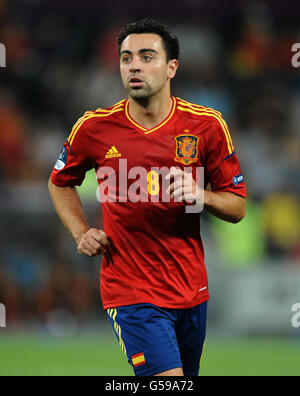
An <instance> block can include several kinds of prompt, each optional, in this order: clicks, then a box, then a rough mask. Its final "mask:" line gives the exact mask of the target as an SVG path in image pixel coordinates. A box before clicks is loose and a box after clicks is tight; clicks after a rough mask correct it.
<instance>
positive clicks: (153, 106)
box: [129, 93, 173, 129]
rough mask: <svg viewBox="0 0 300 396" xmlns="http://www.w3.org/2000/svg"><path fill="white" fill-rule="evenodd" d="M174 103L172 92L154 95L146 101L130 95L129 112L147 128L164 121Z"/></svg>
mask: <svg viewBox="0 0 300 396" xmlns="http://www.w3.org/2000/svg"><path fill="white" fill-rule="evenodd" d="M172 105H173V101H172V98H171V96H170V93H169V94H167V95H163V96H158V97H157V96H154V97H151V98H149V99H147V100H144V101H137V100H135V99H133V98H131V97H129V114H130V116H131V117H132V118H133V120H134V121H136V122H137V123H139V124H140V125H142V126H143V127H145V128H147V129H151V128H154V127H155V126H157V125H159V124H160V123H161V122H162V121H164V120H165V119H166V118H167V117H168V115H169V114H170V112H171V109H172Z"/></svg>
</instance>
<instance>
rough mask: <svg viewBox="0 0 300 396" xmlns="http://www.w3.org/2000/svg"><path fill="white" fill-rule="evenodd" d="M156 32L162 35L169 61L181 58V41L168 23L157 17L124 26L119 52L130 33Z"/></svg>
mask: <svg viewBox="0 0 300 396" xmlns="http://www.w3.org/2000/svg"><path fill="white" fill-rule="evenodd" d="M142 33H154V34H157V35H158V36H160V37H161V39H162V41H163V45H164V48H165V51H166V54H167V61H169V60H171V59H177V60H178V58H179V42H178V39H177V37H176V36H175V34H174V33H173V32H172V31H171V30H170V29H169V27H168V26H167V25H165V24H164V23H162V22H160V21H159V20H158V19H156V18H149V17H148V18H144V19H140V20H138V21H135V22H131V23H129V24H128V25H126V26H124V27H123V28H122V29H121V31H120V33H119V35H118V38H117V42H118V49H119V54H120V53H121V47H122V44H123V41H124V40H125V39H126V37H127V36H129V35H130V34H142Z"/></svg>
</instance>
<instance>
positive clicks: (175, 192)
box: [166, 167, 204, 206]
mask: <svg viewBox="0 0 300 396" xmlns="http://www.w3.org/2000/svg"><path fill="white" fill-rule="evenodd" d="M166 180H170V186H169V187H168V188H167V194H170V196H171V198H173V199H174V201H175V202H186V203H188V204H190V205H199V206H202V205H203V201H204V193H203V189H201V188H200V187H199V186H198V185H197V183H196V182H195V180H194V179H193V175H192V174H191V173H188V172H185V171H183V170H182V169H180V168H177V167H171V169H170V172H169V173H168V175H167V176H166Z"/></svg>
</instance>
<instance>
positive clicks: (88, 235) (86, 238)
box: [49, 180, 109, 257]
mask: <svg viewBox="0 0 300 396" xmlns="http://www.w3.org/2000/svg"><path fill="white" fill-rule="evenodd" d="M49 192H50V196H51V199H52V202H53V205H54V207H55V210H56V212H57V214H58V216H59V217H60V219H61V221H62V222H63V224H64V225H65V227H66V228H67V230H68V231H69V232H70V234H71V235H72V237H73V238H74V240H75V242H76V244H77V250H78V252H79V253H80V254H84V255H86V256H89V257H93V256H97V255H98V254H101V253H103V252H104V251H105V249H106V247H107V246H108V245H109V242H108V240H107V237H106V234H105V232H104V231H102V230H98V229H95V228H90V227H89V225H88V223H87V220H86V218H85V215H84V212H83V208H82V204H81V201H80V198H79V196H78V193H77V191H76V188H75V187H58V186H56V185H55V184H53V183H52V181H51V180H49Z"/></svg>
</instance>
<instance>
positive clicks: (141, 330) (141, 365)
mask: <svg viewBox="0 0 300 396" xmlns="http://www.w3.org/2000/svg"><path fill="white" fill-rule="evenodd" d="M107 314H108V316H109V319H110V322H111V324H112V326H113V328H114V331H115V334H116V336H117V339H118V342H119V344H120V346H121V348H122V350H123V352H124V353H125V355H126V357H127V359H128V362H129V363H130V364H131V366H132V367H133V369H134V372H135V374H136V375H138V376H151V375H155V374H158V373H162V372H164V371H167V370H171V369H174V368H177V367H182V369H183V373H184V375H188V376H198V375H199V367H200V361H201V356H202V352H203V345H204V341H205V335H206V316H207V303H206V302H204V303H202V304H200V305H197V306H195V307H193V308H189V309H169V308H160V307H156V306H154V305H151V304H137V305H130V306H124V307H118V308H111V309H108V310H107Z"/></svg>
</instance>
